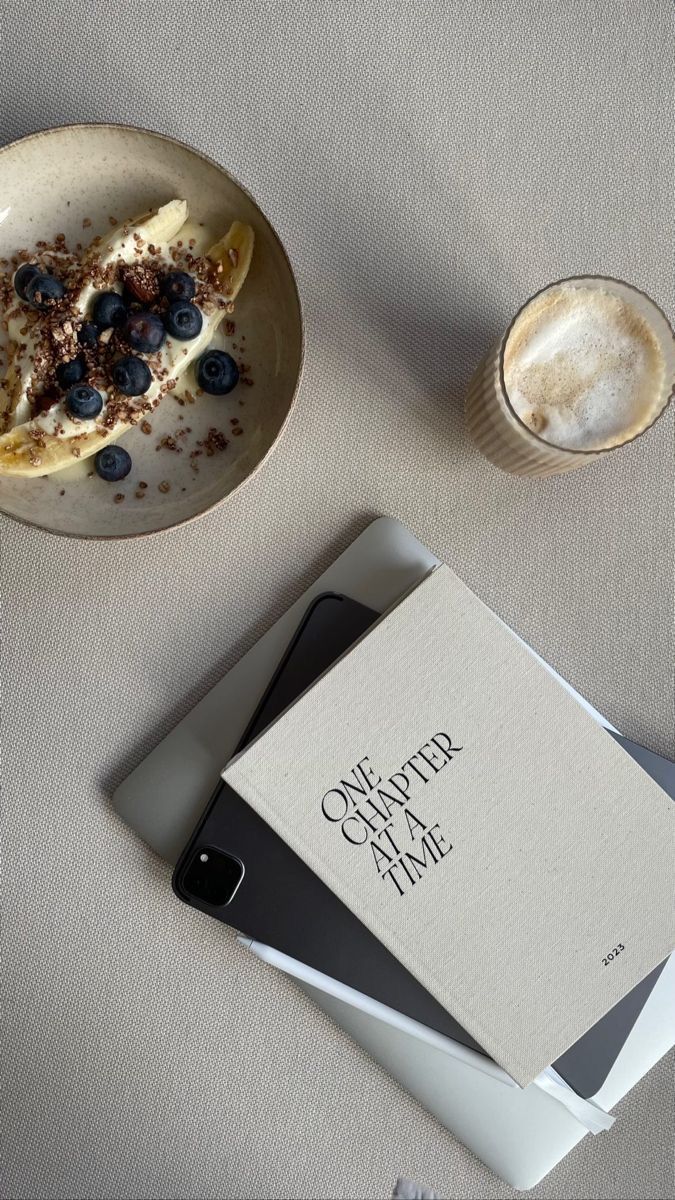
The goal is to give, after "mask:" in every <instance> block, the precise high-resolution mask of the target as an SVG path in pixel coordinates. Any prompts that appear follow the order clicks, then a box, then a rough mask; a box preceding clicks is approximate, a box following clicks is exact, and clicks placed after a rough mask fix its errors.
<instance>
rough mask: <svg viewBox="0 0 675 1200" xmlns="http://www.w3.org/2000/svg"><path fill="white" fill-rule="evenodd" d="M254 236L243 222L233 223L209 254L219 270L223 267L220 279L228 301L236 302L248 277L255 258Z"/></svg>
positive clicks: (248, 226)
mask: <svg viewBox="0 0 675 1200" xmlns="http://www.w3.org/2000/svg"><path fill="white" fill-rule="evenodd" d="M253 242H254V235H253V230H252V229H251V226H250V225H242V223H241V221H233V222H232V224H231V225H230V228H229V229H228V231H227V233H226V234H225V237H224V238H221V239H220V241H219V242H216V244H215V246H212V247H211V249H210V250H209V252H208V254H207V258H210V259H211V261H212V262H214V263H216V264H217V267H218V269H219V268H220V267H221V266H222V268H223V270H222V272H220V278H221V279H222V280H223V282H224V285H225V286H224V287H223V288H222V291H223V293H224V294H225V295H226V296H227V298H228V300H234V298H235V296H236V295H237V292H238V291H239V289H240V288H241V285H242V283H243V282H244V280H245V279H246V276H247V275H248V269H249V267H250V265H251V258H252V257H253Z"/></svg>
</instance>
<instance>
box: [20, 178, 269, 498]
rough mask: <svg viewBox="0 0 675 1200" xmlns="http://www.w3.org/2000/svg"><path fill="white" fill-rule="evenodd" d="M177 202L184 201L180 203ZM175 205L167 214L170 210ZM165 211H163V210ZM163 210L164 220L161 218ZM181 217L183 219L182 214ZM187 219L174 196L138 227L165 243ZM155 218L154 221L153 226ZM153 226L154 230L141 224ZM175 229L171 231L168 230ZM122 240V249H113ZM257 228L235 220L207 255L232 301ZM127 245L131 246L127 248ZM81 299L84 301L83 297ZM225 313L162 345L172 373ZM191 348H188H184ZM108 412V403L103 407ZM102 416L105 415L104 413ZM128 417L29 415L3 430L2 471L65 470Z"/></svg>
mask: <svg viewBox="0 0 675 1200" xmlns="http://www.w3.org/2000/svg"><path fill="white" fill-rule="evenodd" d="M176 206H182V207H181V208H178V207H176ZM167 209H168V210H170V213H168V214H167V212H166V210H167ZM162 214H164V215H163V216H162ZM160 216H161V223H160V224H159V225H158V224H157V222H158V220H159V218H160ZM179 217H180V220H179ZM186 219H187V205H186V204H185V201H183V200H175V201H171V203H170V204H167V205H164V207H163V208H161V209H159V211H158V212H157V213H156V214H155V215H154V216H152V217H149V218H147V219H145V224H142V222H143V220H144V219H143V218H142V219H141V222H139V223H138V224H137V225H136V226H135V228H134V232H136V233H139V234H140V236H141V237H142V238H143V240H144V241H145V240H147V241H149V242H150V243H151V244H153V245H156V246H157V245H166V244H168V242H169V241H170V240H171V239H173V238H174V237H175V236H176V234H177V233H178V232H179V231H180V229H181V228H182V225H183V224H184V222H185V220H186ZM153 222H155V224H154V226H153ZM142 229H145V230H146V231H147V230H150V229H153V232H152V233H151V234H147V233H142V232H141V230H142ZM168 229H170V230H171V232H169V233H167V230H168ZM120 239H121V240H120ZM129 239H131V242H132V248H131V258H130V260H129V261H136V260H137V256H136V255H135V254H134V250H133V246H134V245H136V243H135V241H134V239H133V237H132V235H130V234H127V235H126V240H129ZM123 240H125V235H124V234H118V235H116V237H115V239H111V241H110V242H109V243H108V244H107V245H106V254H107V253H109V254H110V255H111V258H110V261H115V260H116V259H117V258H118V257H119V250H120V249H121V241H123ZM115 243H117V247H118V250H117V251H116V250H115V249H114V245H115ZM253 245H254V234H253V230H252V229H251V227H250V225H244V224H242V223H241V222H240V221H234V222H233V223H232V225H231V226H230V229H229V230H228V232H227V233H226V235H225V237H223V238H221V239H220V241H218V242H216V244H215V245H214V246H212V247H211V249H210V250H209V252H208V255H207V257H208V258H210V259H211V260H212V261H213V262H215V263H216V264H217V265H218V266H219V267H220V266H222V271H219V274H218V278H219V281H220V283H219V287H218V291H219V293H220V294H221V295H222V297H223V298H224V299H225V300H227V301H228V302H229V301H232V300H234V298H235V297H236V296H237V294H238V292H239V290H240V289H241V286H242V284H243V283H244V280H245V279H246V276H247V274H248V270H249V267H250V265H251V257H252V254H253ZM125 249H128V248H125ZM94 291H95V289H93V288H92V289H84V290H83V294H82V297H80V298H78V304H81V309H82V311H83V312H84V311H85V310H86V306H87V301H86V299H85V294H86V293H87V292H89V300H90V299H91V297H92V295H93V293H94ZM82 301H84V302H83V303H82ZM225 315H226V310H225V309H222V308H218V309H216V311H215V312H213V313H205V314H204V317H203V325H202V329H201V332H200V334H199V336H198V337H196V338H194V339H193V340H192V341H191V342H182V343H180V344H178V345H176V343H175V342H174V344H173V345H172V346H171V347H167V346H165V347H164V348H163V349H162V351H161V354H162V366H163V367H165V368H167V369H168V373H169V377H171V378H172V379H178V378H179V376H180V375H182V374H183V373H184V372H185V370H186V369H187V367H189V366H190V364H191V363H193V362H194V361H195V359H196V358H198V357H199V356H200V355H201V354H202V353H203V352H204V350H205V349H206V348H207V347H208V345H209V344H210V342H211V340H212V338H213V336H214V334H215V333H216V331H217V329H218V326H219V325H220V323H221V321H222V320H223V318H224V316H225ZM184 350H187V354H184V353H183V351H184ZM160 389H161V383H160V382H159V381H158V380H153V382H152V384H151V386H150V388H149V389H148V391H147V392H146V393H145V395H144V396H143V398H142V399H143V400H144V401H150V402H152V401H154V400H156V399H157V397H158V396H159V395H160ZM104 413H105V409H104ZM99 421H100V418H99ZM131 427H132V426H131V423H130V422H128V421H118V422H116V424H115V425H114V426H113V427H112V428H111V429H107V428H106V427H105V426H104V425H101V424H100V423H99V424H97V422H96V421H95V420H94V421H75V420H73V418H71V417H70V416H69V415H68V413H67V412H66V409H65V405H64V404H63V402H61V403H60V404H58V405H55V406H54V407H53V408H51V409H49V411H48V412H46V413H44V414H41V415H40V416H39V417H36V418H34V419H33V420H30V421H26V422H24V423H22V424H20V425H17V426H16V427H15V428H14V429H11V430H10V431H9V432H8V433H5V434H3V435H2V436H0V475H23V476H35V475H49V474H52V472H54V471H60V470H63V469H64V468H65V467H69V466H72V465H73V462H74V460H76V459H83V458H88V457H89V456H90V455H92V454H95V453H96V452H97V451H98V450H100V449H101V448H102V447H103V446H106V445H108V443H109V442H114V441H116V440H117V439H118V438H120V437H121V436H122V434H124V433H126V431H127V430H128V429H130V428H131Z"/></svg>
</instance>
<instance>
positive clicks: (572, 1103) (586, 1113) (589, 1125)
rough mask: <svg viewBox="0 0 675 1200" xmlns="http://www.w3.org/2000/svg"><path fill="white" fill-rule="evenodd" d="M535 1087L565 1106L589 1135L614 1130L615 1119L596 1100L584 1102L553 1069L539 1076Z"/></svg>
mask: <svg viewBox="0 0 675 1200" xmlns="http://www.w3.org/2000/svg"><path fill="white" fill-rule="evenodd" d="M533 1086H534V1087H538V1088H541V1090H542V1092H548V1095H549V1096H552V1097H553V1099H554V1100H557V1101H558V1103H559V1104H562V1105H564V1107H565V1108H566V1109H567V1110H568V1112H571V1114H572V1116H573V1117H576V1119H577V1121H579V1122H580V1123H581V1124H582V1125H584V1126H585V1128H586V1129H587V1130H588V1132H589V1133H593V1134H595V1133H602V1131H603V1130H604V1129H611V1128H612V1125H613V1124H614V1120H615V1118H614V1117H613V1116H612V1115H611V1114H610V1113H608V1112H605V1110H604V1108H601V1107H600V1105H599V1104H596V1103H595V1101H594V1100H584V1098H583V1096H579V1095H577V1093H576V1092H575V1091H574V1090H573V1089H572V1088H571V1087H570V1086H569V1084H568V1083H565V1080H564V1079H563V1078H562V1076H560V1075H559V1074H558V1072H557V1071H556V1070H554V1068H553V1067H547V1068H546V1070H545V1071H542V1072H541V1075H537V1078H536V1079H535V1080H534V1084H533Z"/></svg>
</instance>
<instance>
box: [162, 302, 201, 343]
mask: <svg viewBox="0 0 675 1200" xmlns="http://www.w3.org/2000/svg"><path fill="white" fill-rule="evenodd" d="M164 324H165V325H166V328H167V330H168V332H169V333H170V334H171V336H172V337H175V338H179V339H180V341H181V342H187V341H189V340H190V338H196V337H197V334H198V333H201V331H202V314H201V313H200V311H199V309H198V308H197V307H196V306H195V305H194V304H190V301H189V300H176V302H175V304H171V305H170V306H169V308H168V310H167V312H166V313H165V314H164Z"/></svg>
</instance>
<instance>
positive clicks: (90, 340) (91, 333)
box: [77, 321, 98, 350]
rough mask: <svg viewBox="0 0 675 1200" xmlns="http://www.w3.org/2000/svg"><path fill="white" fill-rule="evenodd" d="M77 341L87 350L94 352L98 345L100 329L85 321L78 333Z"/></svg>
mask: <svg viewBox="0 0 675 1200" xmlns="http://www.w3.org/2000/svg"><path fill="white" fill-rule="evenodd" d="M77 340H78V342H79V343H80V345H81V346H84V348H85V350H93V349H94V348H95V347H96V346H97V345H98V329H97V328H96V326H95V325H94V324H93V322H92V321H85V323H84V325H83V326H82V327H81V329H80V330H79V331H78V334H77Z"/></svg>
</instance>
